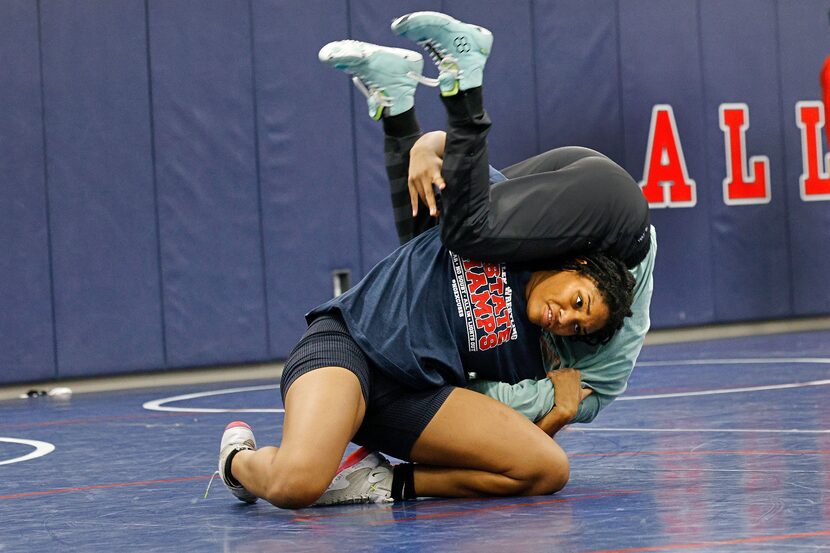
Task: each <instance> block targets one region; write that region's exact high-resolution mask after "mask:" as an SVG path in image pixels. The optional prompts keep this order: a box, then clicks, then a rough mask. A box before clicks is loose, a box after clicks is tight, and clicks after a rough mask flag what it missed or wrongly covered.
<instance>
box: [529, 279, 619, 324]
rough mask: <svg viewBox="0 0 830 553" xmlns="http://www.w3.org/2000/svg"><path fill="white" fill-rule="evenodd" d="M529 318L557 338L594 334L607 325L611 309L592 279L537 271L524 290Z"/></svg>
mask: <svg viewBox="0 0 830 553" xmlns="http://www.w3.org/2000/svg"><path fill="white" fill-rule="evenodd" d="M525 296H526V297H527V318H528V319H530V322H532V323H533V324H535V325H538V326H541V327H542V328H544V329H545V330H548V331H549V332H551V333H553V334H556V335H558V336H573V335H575V334H591V333H592V332H596V331H597V330H600V329H601V328H602V327H604V326H605V323H606V322H608V306H607V305H606V304H605V300H603V299H602V294H600V293H599V290H597V286H596V284H594V281H593V280H591V279H590V278H588V277H586V276H583V275H580V274H579V273H576V272H574V271H538V272H535V273H533V274H532V275H531V277H530V281H529V282H528V284H527V288H526V289H525Z"/></svg>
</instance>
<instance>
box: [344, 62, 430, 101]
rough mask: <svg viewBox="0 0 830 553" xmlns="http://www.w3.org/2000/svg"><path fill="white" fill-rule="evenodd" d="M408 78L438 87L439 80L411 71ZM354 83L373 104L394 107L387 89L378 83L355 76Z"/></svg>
mask: <svg viewBox="0 0 830 553" xmlns="http://www.w3.org/2000/svg"><path fill="white" fill-rule="evenodd" d="M406 76H407V77H409V78H410V79H412V80H413V81H417V82H419V83H421V84H423V85H426V86H432V87H436V86H438V79H430V78H429V77H424V76H423V75H421V74H419V73H415V72H414V71H409V72H408V73H407V74H406ZM352 82H353V83H354V85H355V86H356V87H357V89H358V90H359V91H360V92H361V94H363V95H364V96H365V97H366V98H368V99H369V100H371V101H372V102H375V103H376V104H377V105H379V106H381V107H385V108H388V107H391V106H392V99H391V98H390V97H389V96H387V95H386V89H385V88H384V87H382V86H380V85H378V84H377V83H376V82H374V81H371V80H369V79H365V78H361V77H360V76H358V75H354V76H353V77H352Z"/></svg>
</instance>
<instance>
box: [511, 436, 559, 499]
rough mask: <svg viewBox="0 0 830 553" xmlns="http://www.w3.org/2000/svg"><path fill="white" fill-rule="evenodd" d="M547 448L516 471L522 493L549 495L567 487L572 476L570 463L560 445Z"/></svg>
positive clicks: (530, 456) (531, 457)
mask: <svg viewBox="0 0 830 553" xmlns="http://www.w3.org/2000/svg"><path fill="white" fill-rule="evenodd" d="M552 445H553V447H550V448H545V450H544V451H539V452H537V453H536V454H535V455H528V456H527V457H526V459H527V461H526V462H525V463H523V464H522V466H521V467H518V470H517V471H515V472H514V474H515V478H516V487H517V490H516V491H517V492H518V493H519V494H521V495H548V494H552V493H556V492H558V491H559V490H561V489H562V488H564V487H565V484H567V483H568V479H569V478H570V463H569V462H568V457H567V455H565V452H564V451H562V449H561V448H560V447H559V446H556V445H555V444H552Z"/></svg>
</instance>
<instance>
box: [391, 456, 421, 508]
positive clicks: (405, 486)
mask: <svg viewBox="0 0 830 553" xmlns="http://www.w3.org/2000/svg"><path fill="white" fill-rule="evenodd" d="M414 469H415V465H413V464H412V463H401V464H400V465H395V466H394V467H392V499H394V500H395V501H401V500H404V501H405V500H407V499H416V498H417V497H418V495H417V494H416V493H415V470H414Z"/></svg>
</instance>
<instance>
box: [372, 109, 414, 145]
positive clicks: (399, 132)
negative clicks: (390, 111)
mask: <svg viewBox="0 0 830 553" xmlns="http://www.w3.org/2000/svg"><path fill="white" fill-rule="evenodd" d="M381 121H383V132H384V134H386V135H387V136H393V137H395V138H403V137H405V136H412V135H413V134H420V133H421V127H420V126H418V119H417V118H416V117H415V107H414V106H413V107H412V108H411V109H409V110H407V111H405V112H403V113H400V114H398V115H390V116H384V117H383V119H381Z"/></svg>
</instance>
